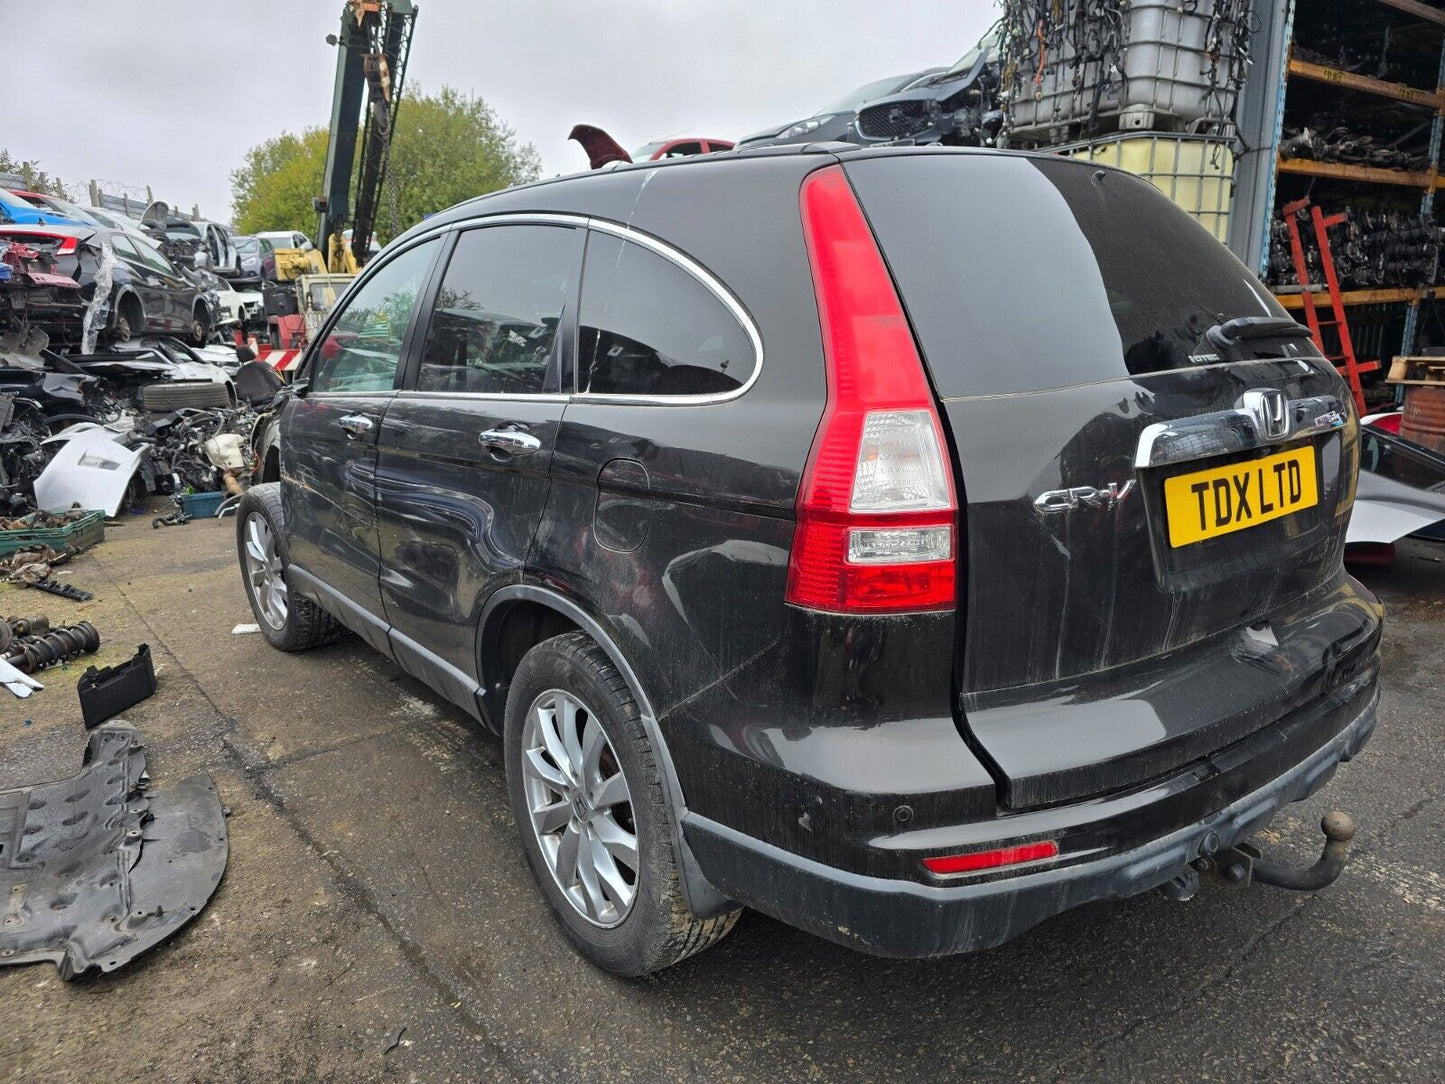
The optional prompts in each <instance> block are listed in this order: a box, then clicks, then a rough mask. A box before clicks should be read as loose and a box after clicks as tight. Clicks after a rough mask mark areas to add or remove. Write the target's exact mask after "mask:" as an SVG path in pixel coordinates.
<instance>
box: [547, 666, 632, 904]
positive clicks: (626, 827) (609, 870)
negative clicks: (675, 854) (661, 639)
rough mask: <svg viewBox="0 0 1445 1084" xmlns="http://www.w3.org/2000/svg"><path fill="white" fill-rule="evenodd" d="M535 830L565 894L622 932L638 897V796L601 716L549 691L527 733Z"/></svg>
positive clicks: (562, 694)
mask: <svg viewBox="0 0 1445 1084" xmlns="http://www.w3.org/2000/svg"><path fill="white" fill-rule="evenodd" d="M522 783H523V790H524V793H525V795H526V800H527V811H528V822H529V824H530V826H531V829H532V833H533V835H534V836H535V838H536V840H537V844H538V846H539V847H540V848H541V851H542V858H543V860H544V861H545V862H546V864H547V868H548V870H549V871H550V872H551V874H552V878H553V880H555V881H556V883H557V887H558V888H560V889H561V890H562V894H563V895H564V896H565V897H566V898H567V901H568V902H569V903H570V904H571V905H572V907H573V909H574V910H576V912H577V913H578V914H580V915H581V916H582V917H583V918H585V919H586V920H587V921H588V922H591V923H593V924H594V925H597V926H602V927H611V926H616V925H618V924H619V923H620V922H622V920H623V919H625V918H626V917H627V915H628V912H630V911H631V910H632V903H633V900H634V899H635V898H636V896H637V882H638V872H639V859H638V854H637V824H636V821H635V819H634V814H633V808H632V791H631V789H630V788H629V787H628V785H627V778H626V776H624V775H623V773H622V766H621V764H620V762H619V761H618V759H617V753H616V751H615V750H614V749H613V748H612V742H611V741H610V740H609V739H608V737H607V734H606V732H605V731H604V730H603V729H602V724H601V722H600V721H599V720H598V718H597V715H596V713H595V712H593V711H592V710H591V709H590V708H588V707H587V706H586V705H585V704H583V703H582V702H581V701H580V700H578V699H577V698H576V697H574V696H572V695H571V694H570V693H566V692H563V691H562V690H561V689H549V690H547V691H546V692H544V693H543V694H542V695H541V696H539V697H537V699H536V700H534V701H533V702H532V706H531V707H530V708H529V709H527V719H526V722H525V723H524V724H523V728H522Z"/></svg>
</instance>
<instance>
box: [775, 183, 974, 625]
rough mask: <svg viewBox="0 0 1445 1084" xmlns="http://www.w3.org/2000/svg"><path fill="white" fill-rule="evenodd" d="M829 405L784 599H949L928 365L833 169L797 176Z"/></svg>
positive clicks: (902, 606) (943, 471) (940, 464)
mask: <svg viewBox="0 0 1445 1084" xmlns="http://www.w3.org/2000/svg"><path fill="white" fill-rule="evenodd" d="M802 214H803V233H804V237H805V238H806V240H807V245H808V258H809V261H810V263H811V265H812V271H813V287H814V291H815V293H816V295H817V300H818V315H819V319H820V321H821V324H822V331H823V354H824V358H825V361H826V367H827V375H828V405H827V407H826V409H825V410H824V412H823V420H822V422H821V423H820V424H819V426H818V433H817V435H816V436H815V437H814V438H813V448H812V452H811V453H810V455H809V457H808V466H807V469H806V471H805V473H804V476H803V482H802V485H801V487H800V488H799V492H798V504H797V514H798V526H797V529H796V531H795V533H794V537H793V552H792V557H791V559H790V563H789V568H788V590H787V600H788V601H789V602H791V603H793V604H794V605H797V606H804V607H807V608H809V609H815V610H827V611H832V612H837V613H903V612H916V611H920V610H944V609H951V608H952V607H953V606H954V602H955V587H954V578H955V576H954V561H955V549H954V547H955V526H954V524H955V520H956V518H957V515H956V513H957V502H956V500H955V498H954V492H953V472H952V471H951V470H950V469H949V466H948V461H947V458H946V457H945V454H944V448H945V446H946V445H945V443H944V439H943V428H942V425H941V424H940V422H939V418H938V412H937V410H936V408H935V407H934V402H933V392H932V389H931V388H930V387H929V385H928V379H927V377H926V376H925V375H924V372H923V361H922V359H921V358H920V357H919V356H918V349H917V347H915V346H914V343H913V333H912V331H911V330H910V329H909V327H908V321H907V318H906V317H905V316H904V315H903V306H902V304H901V303H900V302H899V300H898V294H897V292H896V291H895V290H894V289H893V281H892V279H891V278H890V277H889V275H888V269H887V268H886V267H885V266H884V264H883V257H882V255H881V254H880V253H879V251H878V246H877V244H876V243H875V242H874V240H873V234H872V231H871V230H870V229H869V227H868V223H867V221H866V220H865V219H864V217H863V211H862V209H861V208H860V207H859V206H858V201H857V200H856V199H855V198H854V196H853V190H852V188H851V187H849V184H848V179H847V177H846V176H844V174H843V170H842V167H840V166H830V167H828V168H826V169H822V170H819V171H818V172H816V173H813V174H811V175H810V176H809V177H808V179H807V180H806V181H805V182H804V183H803V192H802Z"/></svg>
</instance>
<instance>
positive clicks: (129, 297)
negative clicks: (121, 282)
mask: <svg viewBox="0 0 1445 1084" xmlns="http://www.w3.org/2000/svg"><path fill="white" fill-rule="evenodd" d="M126 312H135V313H138V314H139V316H140V319H139V320H138V321H137V322H136V326H135V327H133V328H131V329H130V331H131V334H132V335H144V334H145V328H146V307H145V302H144V301H142V300H141V299H140V294H138V293H136V292H135V290H133V289H132V288H131V287H129V286H122V287H121V288H120V289H119V290H117V291H116V292H115V301H114V302H113V303H112V305H111V307H110V324H111V326H112V327H114V326H115V322H116V319H117V318H118V317H120V316H121V315H122V314H124V313H126Z"/></svg>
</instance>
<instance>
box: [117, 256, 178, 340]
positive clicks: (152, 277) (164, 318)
mask: <svg viewBox="0 0 1445 1084" xmlns="http://www.w3.org/2000/svg"><path fill="white" fill-rule="evenodd" d="M110 240H111V244H112V245H113V246H114V247H115V254H116V255H117V256H119V257H120V258H121V259H122V260H124V261H125V265H126V267H127V268H129V269H130V272H131V282H132V285H133V286H134V287H135V292H136V294H137V295H138V296H139V297H140V302H141V306H142V307H143V308H144V309H145V316H146V322H147V324H149V325H151V326H154V327H161V328H168V327H169V326H170V313H169V312H168V311H167V307H166V306H167V300H166V293H165V290H164V289H162V286H161V278H160V271H159V270H158V269H157V268H155V267H152V266H151V265H150V264H149V263H148V262H147V261H146V260H145V259H143V258H142V256H141V246H140V245H138V244H136V243H135V242H134V241H132V240H131V239H130V238H129V237H126V236H125V235H124V234H120V233H115V234H112V235H111V238H110ZM145 330H146V329H145V328H134V329H133V333H134V334H136V335H140V334H142V333H143V332H144V331H145Z"/></svg>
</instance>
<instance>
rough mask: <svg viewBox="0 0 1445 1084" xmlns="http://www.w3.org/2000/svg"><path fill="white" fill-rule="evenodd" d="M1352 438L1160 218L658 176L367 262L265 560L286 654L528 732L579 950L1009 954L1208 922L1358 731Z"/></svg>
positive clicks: (954, 193)
mask: <svg viewBox="0 0 1445 1084" xmlns="http://www.w3.org/2000/svg"><path fill="white" fill-rule="evenodd" d="M1357 441H1358V426H1357V421H1356V419H1355V417H1354V415H1353V412H1352V409H1351V407H1350V404H1349V397H1348V396H1347V395H1346V394H1345V392H1344V390H1343V387H1342V384H1341V382H1340V380H1339V378H1338V376H1337V375H1336V374H1335V372H1334V371H1333V369H1332V368H1331V366H1330V365H1329V364H1328V363H1327V362H1326V361H1324V360H1323V359H1322V358H1321V357H1320V356H1319V355H1318V353H1317V352H1316V351H1315V349H1314V348H1313V346H1312V345H1311V344H1310V343H1309V341H1308V339H1307V338H1301V337H1299V335H1298V328H1297V325H1294V324H1293V322H1292V321H1290V320H1289V319H1288V317H1287V316H1286V314H1285V313H1284V311H1283V310H1282V309H1281V308H1280V306H1279V305H1278V304H1277V303H1276V302H1275V301H1274V299H1273V298H1272V297H1271V296H1270V294H1269V293H1268V292H1267V291H1266V290H1265V288H1264V287H1263V286H1261V285H1260V283H1259V282H1258V281H1257V280H1256V279H1255V278H1254V277H1253V276H1251V275H1250V274H1249V273H1248V272H1247V271H1246V270H1245V268H1244V267H1243V266H1242V265H1241V264H1240V263H1239V262H1238V261H1236V260H1235V259H1234V258H1233V257H1232V256H1230V255H1229V254H1228V252H1227V251H1226V250H1225V249H1224V248H1223V247H1222V246H1220V245H1219V244H1218V243H1217V242H1216V241H1215V240H1214V239H1213V238H1212V237H1210V236H1209V235H1208V233H1206V231H1205V230H1204V229H1202V228H1201V227H1200V226H1199V225H1197V224H1196V223H1195V222H1194V221H1193V220H1192V219H1190V218H1189V217H1188V216H1187V215H1186V214H1184V213H1183V212H1182V211H1180V210H1179V209H1177V208H1176V207H1175V206H1174V205H1173V204H1171V203H1170V202H1169V201H1168V200H1166V199H1165V198H1164V197H1163V196H1162V195H1161V194H1159V193H1158V192H1157V191H1156V190H1155V189H1154V188H1152V187H1151V186H1149V185H1148V184H1146V183H1145V182H1143V181H1141V180H1138V179H1136V178H1134V177H1131V176H1129V175H1127V174H1124V173H1119V172H1116V171H1112V170H1101V169H1098V168H1096V167H1093V166H1086V165H1082V164H1079V163H1074V162H1070V161H1066V160H1062V159H1058V158H1054V157H1048V156H1030V155H1022V154H1004V153H998V152H986V151H963V150H945V149H936V148H933V149H912V148H909V149H901V148H895V149H887V150H877V151H858V152H853V153H842V152H841V150H840V149H839V148H829V147H814V148H806V149H804V150H802V151H800V152H799V151H775V152H768V151H762V152H757V153H752V154H740V155H730V156H722V157H711V158H699V159H689V160H682V161H678V162H675V163H665V164H653V163H647V164H645V165H641V166H638V167H634V168H625V169H619V170H616V171H613V172H608V173H600V174H588V175H585V176H581V177H576V178H565V179H561V180H557V181H552V182H547V183H543V184H537V185H532V186H529V187H525V188H518V189H513V190H509V191H506V192H502V193H499V194H496V195H493V196H489V197H486V198H483V199H480V200H474V201H472V202H470V203H466V204H463V205H461V206H459V207H456V208H454V209H452V210H451V211H448V212H446V213H444V214H442V215H438V216H436V217H433V218H431V219H428V220H427V221H426V222H425V223H423V224H422V225H420V226H418V227H417V228H415V229H414V230H412V231H411V232H410V233H408V234H406V235H404V236H403V237H401V238H399V239H397V240H396V241H395V242H393V243H392V244H391V245H390V246H388V248H387V250H386V251H385V252H384V253H383V254H382V255H380V256H379V257H377V258H376V259H375V260H374V261H373V262H372V263H371V264H370V265H368V267H367V270H366V272H365V273H364V275H363V276H362V277H361V278H360V279H359V280H358V281H357V283H356V284H355V285H354V286H353V288H352V289H351V290H350V291H349V293H348V295H347V297H346V298H345V299H344V300H343V301H342V303H340V304H339V305H338V306H337V309H336V311H335V313H334V314H333V316H332V318H331V320H330V323H329V324H328V326H327V327H326V328H325V329H324V330H323V332H322V333H321V335H320V336H319V337H318V339H317V341H316V342H314V343H313V344H312V346H311V349H310V351H309V353H308V355H307V357H306V359H305V361H304V364H303V367H302V370H301V374H300V376H299V377H298V379H297V383H296V384H295V386H294V388H293V390H292V394H291V398H290V400H289V401H288V402H287V403H286V405H285V407H284V409H283V413H282V416H281V470H282V480H281V482H280V483H279V485H266V486H258V487H256V488H255V489H253V490H251V491H250V493H249V494H248V495H247V497H246V498H245V501H244V503H243V505H242V508H241V514H240V517H239V521H238V527H239V532H240V556H241V561H242V565H243V569H244V571H245V574H246V582H247V586H248V592H249V595H250V598H251V602H252V605H253V607H254V608H255V611H256V615H257V618H258V620H259V621H260V622H261V625H262V628H263V630H264V631H265V633H266V635H267V636H268V637H269V638H270V640H271V642H272V643H274V644H275V645H276V646H278V647H281V648H283V649H288V650H296V649H300V648H304V647H309V646H313V645H315V644H317V643H320V642H323V641H324V640H326V639H329V638H330V637H331V636H332V635H334V634H335V632H336V631H337V628H338V624H339V625H344V626H346V627H347V628H350V629H351V630H353V631H354V632H356V633H357V634H359V635H360V636H362V637H363V638H365V639H366V640H367V641H368V642H369V643H371V644H372V645H373V646H374V647H376V648H377V649H378V650H380V651H383V652H385V653H386V654H388V655H389V656H391V657H392V658H393V659H395V660H396V661H397V663H398V664H399V665H400V666H401V667H402V668H403V669H405V670H406V671H408V672H409V673H411V674H413V675H415V676H416V677H417V678H419V679H421V680H422V681H424V682H426V683H428V684H429V685H431V686H432V687H433V688H435V689H436V690H437V691H438V692H439V693H441V694H442V695H443V696H445V697H447V698H448V699H449V700H452V701H453V702H455V703H457V704H459V705H461V706H462V707H463V708H465V709H466V710H467V711H469V712H470V713H472V714H473V715H475V716H476V717H477V718H478V719H480V720H481V721H482V722H483V723H484V724H485V725H487V726H489V727H490V728H492V729H494V730H496V731H498V732H500V733H501V734H502V737H503V742H504V745H505V751H506V760H507V768H508V777H509V784H510V789H511V798H512V803H513V807H514V811H515V813H516V816H517V821H518V825H519V830H520V834H521V838H522V843H523V846H524V848H525V850H526V853H527V855H528V858H529V860H530V862H531V864H532V867H533V870H534V872H535V873H536V876H537V880H538V883H539V885H540V886H541V888H542V890H543V892H544V893H545V894H546V895H547V897H548V899H549V900H550V901H551V903H552V905H553V907H554V909H555V911H556V914H557V916H558V918H559V921H560V923H561V925H562V927H563V929H564V930H565V931H566V932H567V934H568V935H569V936H570V937H571V938H572V940H573V941H574V942H575V943H576V944H577V945H578V947H579V948H580V949H581V950H582V951H583V952H585V953H586V954H587V955H588V956H589V957H591V958H592V959H593V960H595V961H597V962H598V963H600V964H601V965H602V966H604V967H607V968H609V969H611V970H614V971H618V972H622V973H627V974H639V973H642V972H646V971H648V970H652V969H656V968H659V967H663V966H666V965H668V964H670V963H673V962H675V961H677V960H679V959H681V958H683V957H684V956H686V955H688V954H690V953H692V952H695V951H697V950H698V949H700V948H703V947H706V946H707V945H708V944H710V943H712V941H714V940H716V939H717V938H719V937H721V936H722V935H723V934H725V933H726V932H727V931H728V929H730V928H731V925H732V923H733V921H734V919H735V916H736V914H737V908H738V906H739V905H747V906H750V907H755V908H757V909H759V910H761V911H765V912H767V913H769V914H772V915H775V916H777V917H779V918H781V919H783V920H785V921H787V922H790V923H793V924H795V925H798V926H800V927H802V928H804V929H807V930H810V931H813V932H815V933H817V934H819V935H821V936H824V937H829V938H832V939H834V940H837V941H841V942H843V943H845V944H849V945H853V946H855V947H858V948H862V949H866V950H870V951H873V952H878V953H884V954H889V955H900V956H922V955H931V954H939V953H950V952H959V951H969V950H976V949H981V948H985V947H987V946H990V945H995V944H998V943H999V942H1001V941H1003V940H1005V939H1007V938H1009V937H1011V936H1013V935H1015V934H1018V933H1020V932H1022V931H1024V930H1026V929H1028V928H1029V927H1030V926H1032V925H1034V924H1035V923H1037V922H1039V921H1040V920H1042V919H1044V918H1046V917H1048V916H1049V915H1051V914H1055V913H1057V912H1059V911H1061V910H1064V909H1066V908H1069V907H1073V906H1075V905H1077V904H1080V903H1083V902H1086V901H1089V900H1094V899H1100V898H1105V897H1118V896H1125V895H1129V894H1132V893H1137V892H1142V891H1145V890H1147V889H1150V888H1154V887H1157V886H1161V885H1167V884H1169V883H1170V882H1175V883H1176V884H1185V883H1188V882H1189V881H1190V879H1191V878H1193V877H1194V873H1193V871H1194V869H1195V868H1196V867H1198V866H1200V865H1202V864H1206V861H1207V859H1208V858H1209V856H1210V855H1212V854H1215V853H1216V852H1220V851H1223V850H1226V849H1228V848H1230V847H1231V846H1233V845H1234V844H1235V843H1237V842H1239V841H1242V840H1243V839H1244V838H1245V837H1246V836H1248V835H1249V834H1250V833H1252V832H1254V831H1255V830H1257V829H1258V828H1260V827H1261V826H1263V825H1264V824H1265V823H1266V822H1267V821H1268V820H1269V818H1270V816H1271V815H1272V814H1273V813H1274V811H1275V810H1276V809H1278V808H1279V807H1281V806H1282V805H1285V804H1286V803H1288V802H1291V801H1294V800H1297V799H1300V798H1302V797H1304V796H1306V795H1307V794H1309V793H1311V792H1312V791H1313V790H1315V789H1316V788H1317V787H1318V786H1320V785H1321V784H1322V783H1323V782H1324V781H1325V780H1327V779H1328V778H1329V776H1330V774H1331V773H1332V772H1333V770H1334V768H1335V766H1336V765H1337V764H1338V763H1339V762H1340V761H1342V760H1346V759H1349V757H1350V756H1352V755H1353V754H1354V753H1355V752H1356V751H1357V750H1358V749H1359V748H1360V746H1361V745H1363V743H1364V742H1365V740H1366V739H1367V738H1368V736H1369V734H1370V731H1371V729H1372V728H1373V726H1374V719H1375V704H1376V700H1377V696H1378V692H1377V675H1378V667H1379V661H1378V645H1379V639H1380V630H1381V620H1382V615H1381V610H1380V607H1379V605H1378V603H1377V602H1376V601H1375V599H1374V598H1373V597H1371V595H1370V594H1369V593H1368V592H1367V591H1366V590H1365V589H1364V588H1362V587H1361V586H1360V585H1359V584H1358V583H1356V582H1355V581H1354V580H1352V579H1351V578H1350V577H1349V576H1347V575H1346V574H1345V572H1344V570H1343V566H1342V560H1341V558H1342V550H1343V545H1344V536H1345V525H1346V521H1347V520H1348V517H1349V512H1350V505H1351V500H1352V497H1353V493H1354V487H1355V478H1356V471H1357V466H1356V461H1357Z"/></svg>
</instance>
